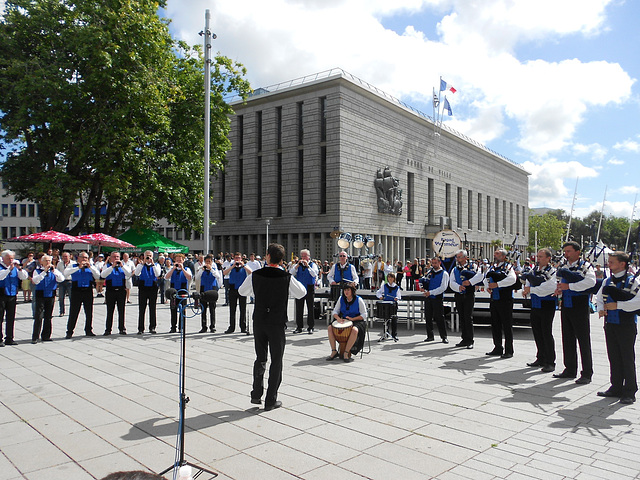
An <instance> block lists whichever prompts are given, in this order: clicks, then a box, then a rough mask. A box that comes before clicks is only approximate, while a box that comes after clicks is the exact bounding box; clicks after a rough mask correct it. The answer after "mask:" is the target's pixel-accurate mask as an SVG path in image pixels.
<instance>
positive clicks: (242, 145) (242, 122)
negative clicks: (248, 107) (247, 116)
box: [238, 115, 244, 155]
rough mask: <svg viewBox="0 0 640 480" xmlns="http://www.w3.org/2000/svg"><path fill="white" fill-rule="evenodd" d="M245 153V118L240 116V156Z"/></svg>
mask: <svg viewBox="0 0 640 480" xmlns="http://www.w3.org/2000/svg"><path fill="white" fill-rule="evenodd" d="M243 153H244V117H243V116H242V115H238V155H242V154H243Z"/></svg>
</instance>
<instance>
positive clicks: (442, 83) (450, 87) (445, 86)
mask: <svg viewBox="0 0 640 480" xmlns="http://www.w3.org/2000/svg"><path fill="white" fill-rule="evenodd" d="M445 90H449V91H450V92H451V93H456V92H457V90H456V89H455V88H453V85H451V84H450V83H447V82H445V81H444V80H442V78H441V79H440V91H441V92H444V91H445Z"/></svg>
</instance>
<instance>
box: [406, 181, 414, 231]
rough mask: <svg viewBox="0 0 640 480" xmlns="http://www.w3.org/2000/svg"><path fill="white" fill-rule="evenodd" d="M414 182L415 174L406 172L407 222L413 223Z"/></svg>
mask: <svg viewBox="0 0 640 480" xmlns="http://www.w3.org/2000/svg"><path fill="white" fill-rule="evenodd" d="M414 182H415V174H413V173H411V172H407V221H408V222H414V221H415V208H414V197H415V194H414Z"/></svg>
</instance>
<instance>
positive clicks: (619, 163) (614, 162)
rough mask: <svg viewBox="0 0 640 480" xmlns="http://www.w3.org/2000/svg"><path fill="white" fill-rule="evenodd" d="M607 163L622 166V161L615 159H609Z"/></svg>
mask: <svg viewBox="0 0 640 480" xmlns="http://www.w3.org/2000/svg"><path fill="white" fill-rule="evenodd" d="M607 163H608V164H609V165H624V161H623V160H618V159H617V158H611V159H609V161H608V162H607Z"/></svg>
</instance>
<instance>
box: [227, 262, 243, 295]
mask: <svg viewBox="0 0 640 480" xmlns="http://www.w3.org/2000/svg"><path fill="white" fill-rule="evenodd" d="M245 278H247V271H246V270H245V269H244V268H237V267H233V268H232V269H231V271H230V272H229V285H231V286H232V287H233V288H235V289H236V290H237V289H238V288H240V285H242V282H244V279H245Z"/></svg>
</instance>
